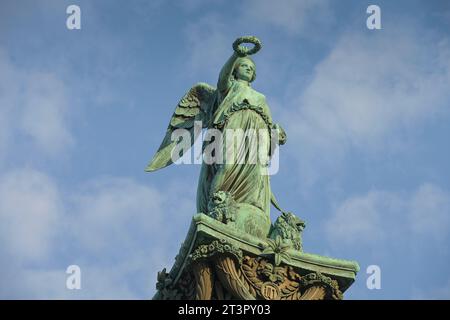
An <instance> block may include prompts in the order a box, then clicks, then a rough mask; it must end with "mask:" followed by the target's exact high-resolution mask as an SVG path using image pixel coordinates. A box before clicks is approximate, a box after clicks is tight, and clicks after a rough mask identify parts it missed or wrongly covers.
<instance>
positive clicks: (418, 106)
mask: <svg viewBox="0 0 450 320" xmlns="http://www.w3.org/2000/svg"><path fill="white" fill-rule="evenodd" d="M449 53H450V44H449V42H448V39H445V38H444V39H441V40H440V41H439V42H436V37H434V38H433V37H429V36H428V33H427V32H426V31H423V34H421V35H417V34H414V33H413V32H411V31H408V30H403V29H399V30H395V29H394V30H390V32H389V33H385V32H383V31H381V32H379V33H377V34H375V35H368V34H364V33H354V32H348V33H345V34H343V35H342V37H341V39H340V40H339V41H338V42H337V44H336V46H335V47H334V49H333V50H332V51H331V52H330V54H329V55H328V56H327V57H326V58H325V59H324V60H323V61H322V62H320V63H319V64H318V65H317V66H316V68H315V71H314V75H313V77H312V79H311V81H310V83H309V85H308V86H307V87H306V88H305V89H304V90H303V91H301V92H300V94H297V96H295V95H294V96H291V97H288V98H287V101H288V102H289V101H290V103H291V105H292V106H293V107H294V110H292V109H291V110H289V112H286V115H285V120H286V122H287V123H288V133H289V135H290V137H291V140H290V141H293V140H294V141H297V143H298V144H299V145H300V146H301V148H298V149H294V150H299V151H298V153H295V152H294V153H295V157H297V159H299V164H300V175H301V178H302V179H301V180H302V181H304V182H305V183H306V184H307V187H308V186H310V185H311V184H313V183H314V182H315V181H317V180H318V179H321V178H322V179H323V178H324V177H325V175H333V174H335V171H333V170H334V169H335V168H340V164H342V162H341V161H340V159H343V158H344V157H345V153H346V152H348V151H349V150H350V148H356V149H357V150H360V151H362V152H368V153H369V154H370V153H371V152H373V151H374V150H378V151H379V150H383V149H385V148H386V147H387V146H389V144H390V143H393V142H395V141H397V140H399V139H400V140H401V139H402V138H401V137H402V136H403V135H404V134H405V133H407V132H409V131H410V130H417V127H418V126H420V125H422V124H424V123H426V121H427V120H430V119H434V118H435V117H436V115H443V114H445V113H448V111H449V108H448V103H447V101H448V99H449V98H450V91H449V90H448V88H449V87H450V59H449ZM388 137H389V139H387V138H388Z"/></svg>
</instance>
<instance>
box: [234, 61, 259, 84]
mask: <svg viewBox="0 0 450 320" xmlns="http://www.w3.org/2000/svg"><path fill="white" fill-rule="evenodd" d="M254 73H255V65H254V64H253V62H252V61H251V60H249V59H242V60H241V62H240V63H239V66H238V67H237V68H236V73H235V76H236V78H237V79H240V80H244V81H248V82H250V81H252V79H253V75H254Z"/></svg>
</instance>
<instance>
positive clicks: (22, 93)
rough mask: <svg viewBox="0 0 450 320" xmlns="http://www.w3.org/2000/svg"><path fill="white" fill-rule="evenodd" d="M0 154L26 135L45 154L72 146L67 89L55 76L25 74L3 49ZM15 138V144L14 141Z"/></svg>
mask: <svg viewBox="0 0 450 320" xmlns="http://www.w3.org/2000/svg"><path fill="white" fill-rule="evenodd" d="M0 92H1V94H0V152H1V156H2V157H3V158H5V156H6V154H7V153H8V152H9V151H10V150H9V149H8V146H10V145H11V144H12V143H13V142H14V143H15V144H16V143H18V139H19V137H21V136H23V135H24V136H27V137H28V139H29V140H30V141H32V143H33V144H34V145H35V146H36V148H37V150H39V151H40V152H42V153H43V154H49V155H54V154H56V153H57V152H60V151H62V150H65V149H66V148H67V147H68V146H71V145H72V144H73V141H74V139H73V137H72V135H71V133H70V130H69V128H68V121H67V113H68V97H67V92H66V87H65V85H64V83H63V82H62V81H61V79H59V78H58V76H57V75H56V74H54V73H44V72H39V71H31V72H30V71H28V72H26V71H24V70H22V69H21V68H20V67H19V66H17V65H15V64H14V63H13V62H12V60H11V59H10V58H9V56H8V53H7V52H6V51H5V50H3V49H1V48H0ZM12 137H14V141H11V138H12Z"/></svg>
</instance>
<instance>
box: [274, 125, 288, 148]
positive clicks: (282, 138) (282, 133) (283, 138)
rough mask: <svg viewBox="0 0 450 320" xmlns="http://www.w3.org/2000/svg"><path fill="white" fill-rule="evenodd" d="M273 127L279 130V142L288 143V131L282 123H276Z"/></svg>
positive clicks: (281, 143)
mask: <svg viewBox="0 0 450 320" xmlns="http://www.w3.org/2000/svg"><path fill="white" fill-rule="evenodd" d="M273 129H274V130H276V131H277V134H278V143H279V144H280V145H283V144H285V143H286V141H287V134H286V131H284V129H283V128H282V127H281V126H280V124H278V123H275V124H274V125H273Z"/></svg>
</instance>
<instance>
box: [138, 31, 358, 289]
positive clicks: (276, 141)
mask: <svg viewBox="0 0 450 320" xmlns="http://www.w3.org/2000/svg"><path fill="white" fill-rule="evenodd" d="M242 43H250V44H253V48H248V47H245V46H242ZM261 47H262V45H261V42H260V41H259V39H257V38H255V37H241V38H239V39H237V40H236V41H235V42H234V43H233V49H234V52H233V54H232V55H231V57H230V58H229V59H228V61H227V62H226V63H225V65H224V66H223V67H222V69H221V71H220V74H219V77H218V81H217V87H216V88H215V87H212V86H210V85H208V84H206V83H198V84H197V85H195V86H194V87H192V88H191V89H190V90H189V91H188V92H187V93H186V94H185V95H184V96H183V98H182V99H181V100H180V101H179V103H178V105H177V106H176V108H175V112H174V113H173V115H172V118H171V119H170V123H169V126H168V128H167V132H166V135H165V137H164V139H163V142H162V143H161V145H160V147H159V149H158V151H157V152H156V154H155V156H154V157H153V159H152V161H151V162H150V164H149V165H148V167H147V168H146V171H149V172H152V171H155V170H158V169H161V168H164V167H167V166H169V165H170V164H172V163H173V162H175V161H177V160H178V159H180V158H181V156H182V155H183V152H186V150H184V149H182V152H180V151H179V150H178V149H177V148H179V145H180V141H184V139H186V137H183V139H181V140H178V139H175V140H174V139H173V134H174V132H176V131H177V130H178V131H179V129H184V131H186V132H187V138H190V139H187V140H188V141H189V145H188V148H190V147H192V145H193V144H194V142H195V140H196V139H197V138H198V137H199V135H200V133H201V131H202V128H203V129H208V131H207V132H212V131H214V130H215V131H214V132H216V133H217V132H219V133H221V134H224V133H226V132H227V130H233V132H235V131H238V130H243V131H244V132H249V131H252V130H253V131H257V132H258V133H259V134H258V135H250V136H246V138H244V139H234V138H233V139H232V140H227V139H224V140H223V141H222V143H221V144H220V148H219V149H215V152H210V153H209V154H211V155H212V154H214V157H218V156H219V155H220V154H222V156H223V157H226V158H225V159H224V158H222V159H221V162H217V160H219V159H218V158H217V159H216V158H214V159H213V160H215V161H213V162H207V161H202V168H201V172H200V177H199V181H198V187H197V199H196V203H197V212H200V213H198V214H196V215H195V216H194V217H193V220H192V224H191V226H190V229H189V232H188V235H187V237H186V240H185V241H184V243H183V245H182V247H181V249H180V252H179V254H178V256H177V257H176V261H175V264H174V265H173V267H172V269H171V271H170V273H169V274H168V275H167V278H166V274H165V271H164V273H161V279H163V280H161V281H162V282H164V281H169V280H168V279H170V282H171V283H176V282H177V281H178V279H179V278H180V277H181V276H182V274H183V272H184V270H185V268H186V266H187V265H189V263H190V261H191V260H192V257H193V256H192V255H195V254H198V251H195V250H197V249H198V248H199V246H202V245H204V244H209V245H211V246H212V247H214V244H217V248H220V249H217V250H219V253H220V252H221V251H220V250H224V248H225V247H224V246H225V245H222V244H223V243H226V250H229V249H230V248H229V246H230V245H231V246H232V250H237V251H236V252H240V254H243V253H244V254H250V255H253V256H256V257H270V258H271V259H272V260H273V263H274V265H275V266H279V265H281V264H283V265H288V266H292V267H293V268H296V270H297V272H298V273H299V274H300V275H305V277H306V278H308V277H310V276H311V274H312V276H311V277H316V276H317V277H319V278H320V277H323V276H322V275H325V276H326V277H329V278H327V279H332V280H333V281H334V280H335V281H334V282H336V281H337V283H338V284H339V288H340V290H341V291H342V292H343V291H345V290H346V289H347V288H348V287H349V286H350V285H351V284H352V283H353V282H354V281H355V277H356V274H357V272H358V271H359V266H358V263H356V262H355V261H347V260H340V259H333V258H329V257H324V256H319V255H315V254H310V253H305V252H303V244H302V232H303V230H304V228H305V222H304V221H303V220H301V219H300V218H298V217H297V216H295V215H294V214H292V213H291V212H286V211H283V210H282V209H281V208H280V206H279V205H278V203H277V201H276V199H275V197H274V195H273V193H272V191H271V187H270V175H269V174H268V169H269V161H270V157H271V156H272V154H273V146H274V145H282V144H285V142H286V140H287V136H286V133H285V132H284V130H283V129H282V128H281V126H280V125H279V124H274V123H273V120H272V115H271V112H270V108H269V106H268V104H267V101H266V98H265V96H264V95H263V94H262V93H260V92H258V91H256V90H255V89H253V88H252V86H251V83H252V82H253V81H254V80H255V79H256V65H255V63H254V61H253V60H252V59H251V58H250V55H252V54H255V53H256V52H258V51H259V50H260V49H261ZM199 121H200V122H201V128H196V125H197V124H198V123H199ZM199 131H200V132H199ZM274 137H275V138H274ZM214 141H216V139H206V138H205V139H204V141H203V151H204V153H203V155H204V156H205V154H206V153H207V151H211V150H210V149H211V148H212V147H214V148H217V144H214V143H213V142H214ZM255 145H256V146H257V153H255V152H254V150H252V149H251V148H249V147H248V146H255ZM216 151H217V152H216ZM230 154H231V155H232V156H233V157H234V158H233V160H234V161H230V159H228V157H229V155H230ZM260 154H263V155H265V157H263V159H264V161H261V158H258V159H254V157H255V156H256V155H258V157H259V155H260ZM242 159H245V161H244V162H242V161H241V160H242ZM236 160H237V161H236ZM271 204H272V205H273V206H274V207H275V208H276V209H277V210H278V211H280V212H281V214H280V216H279V217H278V218H277V219H276V221H275V222H274V223H272V222H271V220H270V208H271ZM217 241H219V242H220V243H219V242H217ZM221 243H222V244H221ZM227 253H230V254H231V253H232V252H231V251H230V252H228V251H227ZM223 254H225V252H223ZM237 259H239V257H237ZM324 279H325V278H324ZM327 281H328V280H327ZM329 281H331V280H329Z"/></svg>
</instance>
